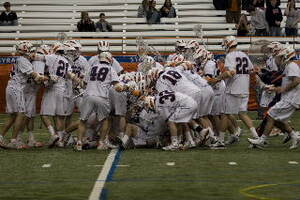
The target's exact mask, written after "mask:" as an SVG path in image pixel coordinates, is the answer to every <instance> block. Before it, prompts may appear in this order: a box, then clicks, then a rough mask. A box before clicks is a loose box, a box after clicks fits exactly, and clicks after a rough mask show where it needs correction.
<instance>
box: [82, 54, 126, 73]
mask: <svg viewBox="0 0 300 200" xmlns="http://www.w3.org/2000/svg"><path fill="white" fill-rule="evenodd" d="M88 62H89V64H90V66H93V65H95V64H99V63H100V60H99V55H95V56H92V57H91V58H90V59H89V61H88ZM112 68H113V69H114V70H115V71H116V72H117V74H119V73H120V72H121V71H123V67H122V66H121V65H120V63H119V62H118V61H117V60H116V59H115V58H113V63H112Z"/></svg>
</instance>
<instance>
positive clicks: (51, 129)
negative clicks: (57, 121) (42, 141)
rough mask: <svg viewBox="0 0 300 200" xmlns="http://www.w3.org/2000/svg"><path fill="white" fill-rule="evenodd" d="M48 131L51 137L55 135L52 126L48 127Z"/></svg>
mask: <svg viewBox="0 0 300 200" xmlns="http://www.w3.org/2000/svg"><path fill="white" fill-rule="evenodd" d="M48 130H49V132H50V134H51V135H52V136H53V135H55V130H54V128H53V126H52V125H50V126H48Z"/></svg>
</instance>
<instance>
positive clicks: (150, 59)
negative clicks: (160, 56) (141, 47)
mask: <svg viewBox="0 0 300 200" xmlns="http://www.w3.org/2000/svg"><path fill="white" fill-rule="evenodd" d="M143 63H144V64H146V65H149V66H151V67H153V66H154V64H155V60H154V58H153V57H151V56H146V57H145V58H144V60H143Z"/></svg>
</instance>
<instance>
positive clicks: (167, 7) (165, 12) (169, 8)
mask: <svg viewBox="0 0 300 200" xmlns="http://www.w3.org/2000/svg"><path fill="white" fill-rule="evenodd" d="M160 15H161V17H168V18H174V17H176V10H175V8H174V7H173V5H172V2H171V0H165V3H164V5H163V6H162V7H161V9H160Z"/></svg>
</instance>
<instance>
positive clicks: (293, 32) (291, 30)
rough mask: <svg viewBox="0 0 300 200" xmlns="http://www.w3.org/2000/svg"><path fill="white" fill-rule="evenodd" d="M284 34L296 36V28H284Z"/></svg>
mask: <svg viewBox="0 0 300 200" xmlns="http://www.w3.org/2000/svg"><path fill="white" fill-rule="evenodd" d="M285 35H286V36H288V37H289V36H297V35H298V29H296V28H285Z"/></svg>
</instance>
